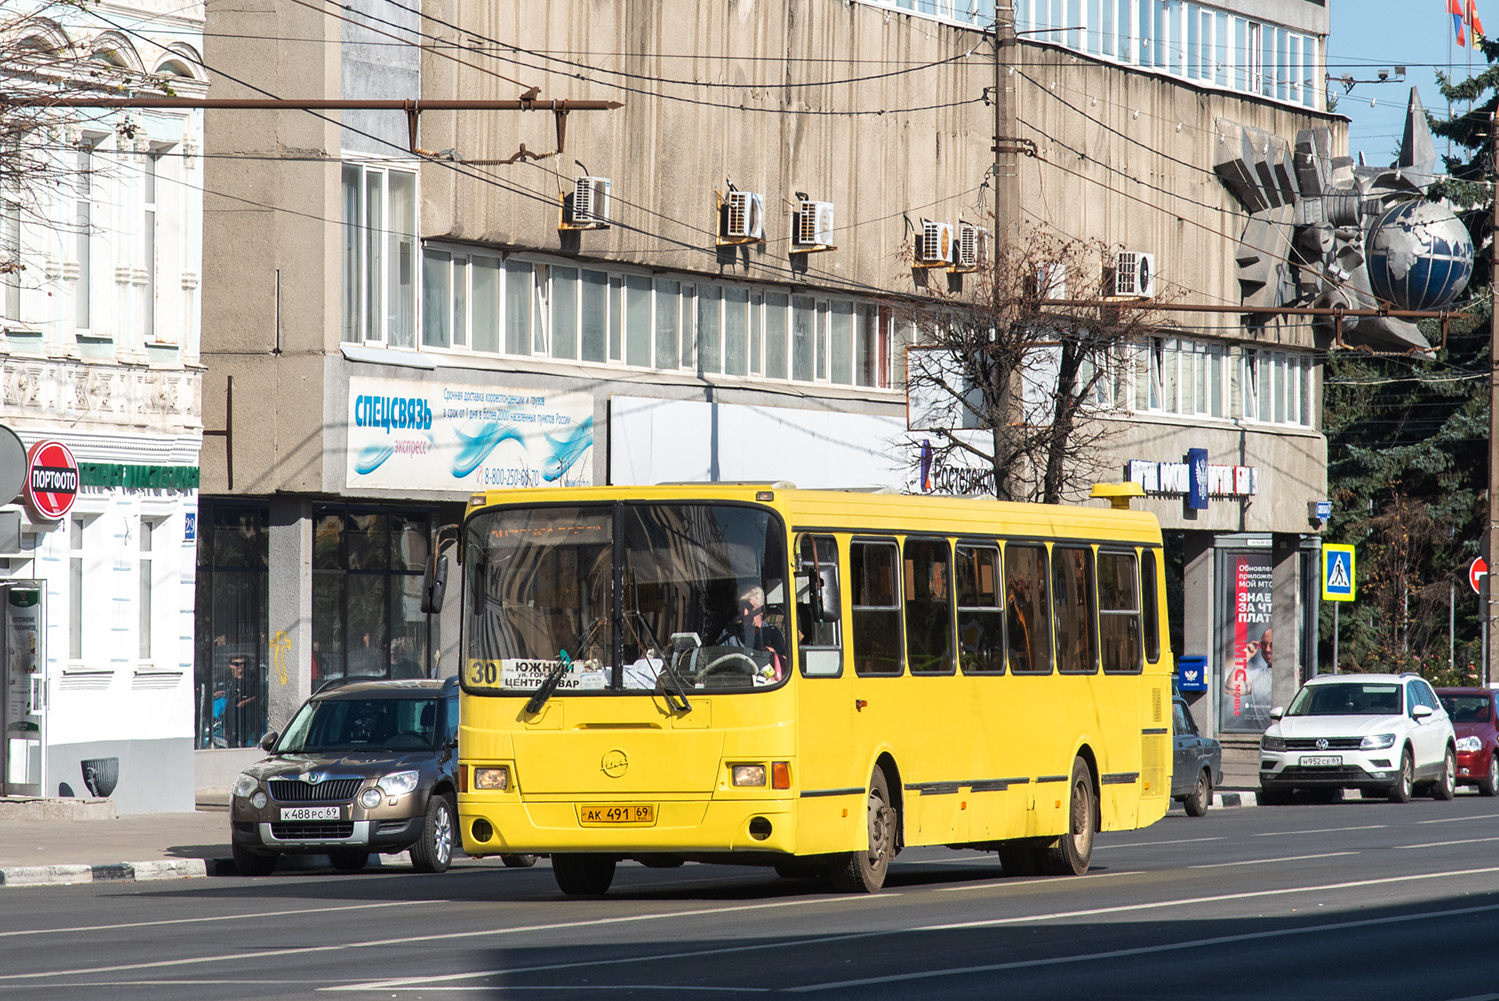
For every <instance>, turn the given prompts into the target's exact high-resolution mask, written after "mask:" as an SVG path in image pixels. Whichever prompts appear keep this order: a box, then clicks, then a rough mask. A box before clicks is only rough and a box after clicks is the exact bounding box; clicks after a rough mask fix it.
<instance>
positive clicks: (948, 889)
mask: <svg viewBox="0 0 1499 1001" xmlns="http://www.w3.org/2000/svg"><path fill="white" fill-rule="evenodd" d="M1148 871H1149V870H1146V869H1120V870H1119V871H1118V872H1113V871H1110V872H1090V873H1087V874H1085V875H1082V876H1079V877H1077V878H1078V879H1108V878H1109V877H1110V876H1139V875H1141V874H1143V873H1145V872H1148ZM1022 878H1024V877H1017V876H1012V877H1010V878H1009V879H1007V880H1005V881H1004V882H1002V883H964V884H963V885H962V886H936V887H933V888H932V892H933V893H962V892H963V891H964V890H997V889H1000V888H1001V887H1006V886H1026V885H1028V884H1026V883H1022V882H1020V881H1019V880H1020V879H1022Z"/></svg>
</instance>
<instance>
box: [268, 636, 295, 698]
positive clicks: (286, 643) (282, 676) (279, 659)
mask: <svg viewBox="0 0 1499 1001" xmlns="http://www.w3.org/2000/svg"><path fill="white" fill-rule="evenodd" d="M290 650H291V637H290V636H288V635H286V630H284V629H278V630H276V634H275V635H274V636H272V637H271V670H272V671H275V672H276V680H277V681H278V682H280V683H281V684H283V685H284V684H286V682H287V674H286V655H287V653H288V652H289V651H290Z"/></svg>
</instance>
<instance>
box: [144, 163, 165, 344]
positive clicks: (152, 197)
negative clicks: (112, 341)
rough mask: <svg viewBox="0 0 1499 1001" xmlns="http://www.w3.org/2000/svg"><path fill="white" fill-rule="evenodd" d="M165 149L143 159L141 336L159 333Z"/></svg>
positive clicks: (149, 336) (150, 336) (152, 338)
mask: <svg viewBox="0 0 1499 1001" xmlns="http://www.w3.org/2000/svg"><path fill="white" fill-rule="evenodd" d="M160 159H161V153H160V152H159V151H157V150H151V151H150V152H149V153H147V154H146V155H145V157H144V158H143V159H142V161H141V204H142V211H141V262H142V264H143V265H144V266H145V271H146V289H145V297H144V301H143V302H142V303H141V337H142V338H144V339H145V340H147V341H154V340H156V339H157V337H156V167H157V163H158V161H160Z"/></svg>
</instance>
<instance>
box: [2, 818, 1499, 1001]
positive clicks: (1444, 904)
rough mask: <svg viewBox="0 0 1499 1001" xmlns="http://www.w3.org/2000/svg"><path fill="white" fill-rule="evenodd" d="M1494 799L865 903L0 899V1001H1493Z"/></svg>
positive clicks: (169, 894) (1275, 821)
mask: <svg viewBox="0 0 1499 1001" xmlns="http://www.w3.org/2000/svg"><path fill="white" fill-rule="evenodd" d="M1496 845H1499V799H1481V798H1479V797H1477V796H1474V795H1466V794H1460V795H1459V797H1458V799H1457V800H1456V801H1455V802H1451V803H1437V802H1432V801H1430V800H1418V801H1416V802H1414V803H1411V804H1407V805H1403V806H1402V805H1394V804H1386V803H1375V802H1360V801H1351V802H1347V803H1340V804H1333V805H1329V806H1288V807H1258V808H1254V809H1239V810H1224V809H1215V810H1213V811H1211V812H1209V814H1208V816H1207V817H1205V818H1201V819H1189V818H1187V817H1186V816H1184V815H1183V814H1182V813H1181V812H1180V811H1179V810H1177V811H1173V813H1171V814H1170V815H1168V816H1167V817H1166V818H1165V819H1164V820H1162V821H1161V822H1159V823H1157V824H1156V825H1154V826H1153V827H1150V828H1147V829H1145V830H1141V831H1131V832H1125V833H1115V834H1106V835H1103V836H1102V837H1101V839H1100V843H1099V847H1098V850H1097V851H1096V853H1095V854H1094V857H1093V868H1092V870H1091V871H1090V872H1089V874H1088V875H1086V876H1082V877H1077V878H1056V877H1051V878H1046V877H1038V878H1023V879H1017V878H1006V877H1004V876H1003V874H1002V873H1001V870H1000V867H999V865H998V863H997V862H996V861H995V859H994V856H992V855H982V854H979V853H977V852H966V851H964V852H955V851H949V850H946V849H919V850H912V851H907V852H904V853H902V854H901V856H900V858H899V859H898V860H897V862H896V863H895V864H894V865H893V866H892V868H891V875H890V879H889V882H888V883H887V886H886V889H885V891H884V892H883V893H880V894H878V895H875V896H860V897H853V896H842V895H837V894H833V893H829V892H827V890H826V886H825V884H822V883H820V882H817V881H793V880H784V879H779V878H777V877H776V876H775V874H774V873H772V872H770V871H769V870H761V869H740V868H734V867H722V866H701V865H688V866H685V867H682V868H679V869H671V870H653V869H646V868H643V867H641V866H638V865H634V864H624V865H622V866H621V867H620V870H619V873H618V875H617V876H616V879H615V884H614V889H613V890H611V892H610V894H609V895H608V896H607V897H604V898H600V899H575V898H564V897H563V896H562V895H561V894H560V893H559V892H558V891H557V889H556V887H555V884H554V883H553V881H552V874H551V872H550V870H549V869H548V867H547V864H546V862H545V861H543V862H541V863H540V864H538V865H537V866H536V867H535V868H532V869H504V868H502V867H500V866H499V865H498V864H497V863H491V862H483V863H479V862H475V861H470V860H465V861H463V862H461V863H460V865H459V866H458V867H455V868H454V869H453V870H452V871H451V872H449V873H448V874H446V875H444V876H421V875H417V874H415V873H412V872H410V871H409V870H398V869H385V870H381V871H370V872H366V873H362V874H357V875H342V874H337V873H335V872H333V871H332V870H331V869H328V870H313V869H300V870H278V872H277V873H276V874H275V875H273V876H271V877H269V878H265V879H258V880H249V879H240V878H237V877H220V878H210V879H197V880H184V881H180V882H174V883H146V884H140V883H132V884H118V885H114V886H111V885H109V884H96V885H93V886H77V887H44V888H36V889H26V888H14V889H6V890H5V892H4V896H3V898H0V1001H3V999H5V998H9V997H17V998H20V997H27V998H46V999H67V998H91V999H92V998H110V999H114V998H119V999H149V1001H175V999H193V1001H199V999H216V998H229V999H240V998H255V999H257V1001H269V999H276V998H307V997H315V996H316V997H326V998H329V999H330V1001H331V999H332V998H335V997H340V996H347V997H353V998H360V997H363V998H387V999H398V1001H412V999H420V998H429V999H430V998H451V997H453V996H454V995H455V994H456V995H459V996H463V997H476V998H538V999H541V998H545V999H548V1001H551V999H567V998H590V999H591V998H606V997H607V998H622V997H631V998H645V997H650V998H657V997H669V998H684V999H685V998H698V997H702V998H733V997H738V996H745V997H749V996H755V995H761V994H766V993H783V994H794V995H807V996H811V997H817V998H829V999H845V998H859V999H861V1001H868V999H897V998H899V999H909V998H983V999H986V1001H987V999H993V998H999V997H1005V998H1024V999H1044V998H1067V999H1069V1001H1076V999H1077V998H1083V997H1087V998H1093V997H1100V998H1275V999H1294V998H1307V999H1316V1001H1328V999H1339V998H1349V999H1360V1001H1363V999H1366V998H1371V997H1374V998H1381V999H1399V1001H1426V999H1431V1001H1457V999H1462V1001H1476V999H1499V949H1496V947H1495V943H1499V852H1496V850H1495V849H1496Z"/></svg>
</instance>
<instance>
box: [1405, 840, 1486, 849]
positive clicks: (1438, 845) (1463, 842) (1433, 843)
mask: <svg viewBox="0 0 1499 1001" xmlns="http://www.w3.org/2000/svg"><path fill="white" fill-rule="evenodd" d="M1484 841H1499V838H1463V839H1462V840H1461V841H1428V842H1427V843H1426V844H1424V845H1396V846H1395V847H1396V848H1448V847H1450V846H1452V845H1476V844H1479V843H1480V842H1484Z"/></svg>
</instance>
